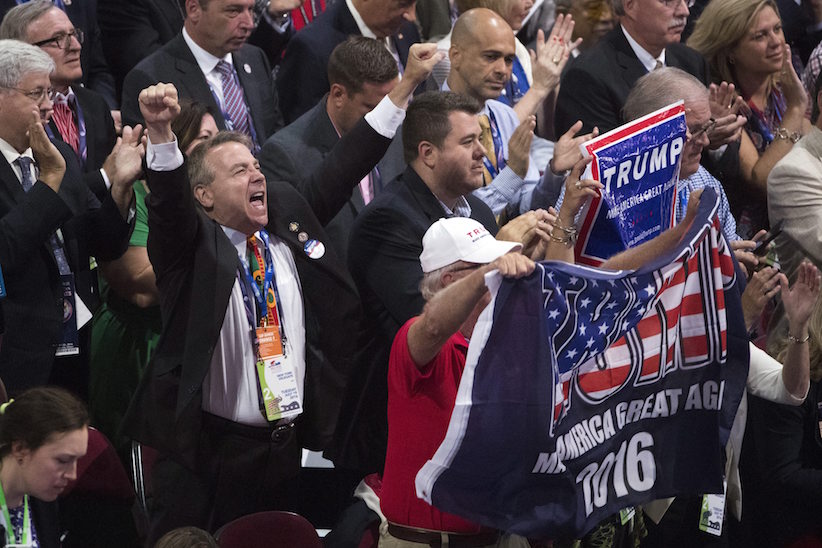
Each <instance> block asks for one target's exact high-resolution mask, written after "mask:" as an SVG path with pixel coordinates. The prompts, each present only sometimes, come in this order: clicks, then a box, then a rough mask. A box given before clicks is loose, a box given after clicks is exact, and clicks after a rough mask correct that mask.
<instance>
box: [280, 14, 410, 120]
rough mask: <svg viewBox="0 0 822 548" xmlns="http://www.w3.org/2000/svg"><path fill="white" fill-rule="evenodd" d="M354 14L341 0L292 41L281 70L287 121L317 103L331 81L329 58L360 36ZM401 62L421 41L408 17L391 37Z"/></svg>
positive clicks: (281, 96)
mask: <svg viewBox="0 0 822 548" xmlns="http://www.w3.org/2000/svg"><path fill="white" fill-rule="evenodd" d="M359 35H360V29H359V27H357V23H356V21H354V16H353V15H351V12H350V11H349V10H348V6H347V5H346V3H345V0H338V1H337V2H334V3H333V4H331V5H330V6H328V7H327V8H326V10H325V11H324V12H323V13H321V14H320V15H318V16H317V18H316V19H314V21H312V22H311V24H310V25H308V26H307V27H305V28H304V29H302V30H301V31H300V32H298V33H297V34H295V35H294V38H292V39H291V41H290V42H289V43H288V48H287V49H286V51H285V56H284V57H283V61H282V63H281V64H280V72H279V73H278V74H277V89H278V91H279V93H280V106H281V108H282V111H283V117H284V118H285V121H286V123H289V124H290V123H291V122H293V121H294V120H296V119H297V118H299V117H300V116H302V115H303V114H304V113H305V112H307V111H308V110H309V109H310V108H311V107H313V106H314V105H316V104H317V103H318V102H319V100H320V99H321V98H322V96H323V95H325V94H326V93H327V92H328V90H329V88H330V87H331V85H330V84H329V83H328V74H327V71H328V58H329V57H331V52H332V51H334V48H335V47H337V44H340V43H341V42H345V41H346V40H347V39H348V37H349V36H359ZM391 40H392V41H393V42H394V46H395V47H396V48H397V53H398V54H399V56H400V62H401V63H402V65H403V66H405V63H406V61H407V60H408V49H409V48H410V47H411V45H412V44H415V43H417V42H419V41H420V34H419V31H418V30H417V27H416V25H414V23H411V22H408V21H406V22H405V23H403V25H402V26H401V27H400V30H399V31H398V32H397V33H396V34H395V35H394V36H392V37H391Z"/></svg>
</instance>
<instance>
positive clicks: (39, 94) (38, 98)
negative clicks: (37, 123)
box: [3, 87, 54, 105]
mask: <svg viewBox="0 0 822 548" xmlns="http://www.w3.org/2000/svg"><path fill="white" fill-rule="evenodd" d="M3 89H11V90H14V91H16V92H17V93H20V94H21V95H25V96H26V97H28V98H29V99H31V100H32V101H34V102H35V103H37V104H38V105H42V104H43V101H45V100H46V98H48V97H51V93H52V91H54V89H53V88H50V87H49V88H37V89H31V90H27V89H20V88H10V87H3Z"/></svg>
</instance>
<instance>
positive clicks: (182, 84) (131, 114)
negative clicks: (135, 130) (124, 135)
mask: <svg viewBox="0 0 822 548" xmlns="http://www.w3.org/2000/svg"><path fill="white" fill-rule="evenodd" d="M232 58H233V61H234V68H235V70H236V72H237V75H238V76H239V78H240V85H241V86H242V88H243V93H244V94H245V102H246V105H248V108H249V110H250V111H251V119H252V121H253V122H254V129H255V130H256V132H257V139H258V140H259V142H260V143H261V144H262V143H263V142H265V140H266V139H267V138H268V137H269V136H271V135H273V134H274V132H275V131H277V130H278V129H280V128H281V127H282V126H283V122H282V115H281V114H280V109H279V106H278V103H277V91H276V90H275V89H274V81H273V79H272V77H271V67H270V66H269V64H268V60H267V59H266V57H265V54H264V53H263V52H262V50H260V49H259V48H257V47H255V46H250V45H248V44H245V45H244V46H243V47H241V48H240V49H239V50H237V51H235V52H234V53H233V54H232ZM158 82H170V83H173V84H174V85H175V86H177V92H178V93H179V95H180V97H181V98H182V97H188V98H190V99H193V100H195V101H199V102H201V103H204V104H206V105H209V106H211V108H212V109H213V112H215V114H216V116H215V120H214V121H215V122H217V127H219V128H220V129H226V125H225V119H224V118H223V115H222V110H221V109H220V105H218V104H217V101H216V100H215V99H214V95H213V94H212V93H211V89H210V88H209V87H208V82H207V81H206V78H205V75H204V74H203V72H202V71H201V70H200V66H199V65H198V64H197V61H196V60H195V59H194V54H192V53H191V50H190V49H189V48H188V45H187V44H186V42H185V40H184V39H183V35H182V33H180V34H178V35H177V36H176V37H175V38H174V39H173V40H171V41H170V42H169V43H167V44H166V45H164V46H163V47H162V48H160V49H159V50H157V51H155V52H154V53H152V54H151V55H149V56H148V57H147V58H146V59H144V60H143V61H141V62H140V63H139V64H138V65H137V66H136V67H134V68H133V69H132V70H131V72H129V73H128V76H126V80H125V82H124V83H123V102H122V105H123V106H122V111H123V123H124V124H128V125H134V124H138V123H142V119H143V117H142V115H141V114H140V106H139V104H138V102H137V98H138V96H139V95H140V92H141V91H142V90H143V89H145V88H146V87H148V86H150V85H153V84H156V83H158Z"/></svg>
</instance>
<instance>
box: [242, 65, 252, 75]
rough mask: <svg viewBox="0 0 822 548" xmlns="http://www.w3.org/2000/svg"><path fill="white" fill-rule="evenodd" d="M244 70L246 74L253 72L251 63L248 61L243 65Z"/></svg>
mask: <svg viewBox="0 0 822 548" xmlns="http://www.w3.org/2000/svg"><path fill="white" fill-rule="evenodd" d="M243 70H244V71H245V73H246V74H251V65H249V64H248V63H246V64H244V65H243Z"/></svg>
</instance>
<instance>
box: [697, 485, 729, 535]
mask: <svg viewBox="0 0 822 548" xmlns="http://www.w3.org/2000/svg"><path fill="white" fill-rule="evenodd" d="M727 491H728V482H727V481H723V482H722V494H714V495H703V497H702V508H701V509H700V512H699V530H700V531H703V532H705V533H708V534H709V535H714V536H716V537H719V536H722V523H723V522H724V520H725V493H727Z"/></svg>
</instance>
